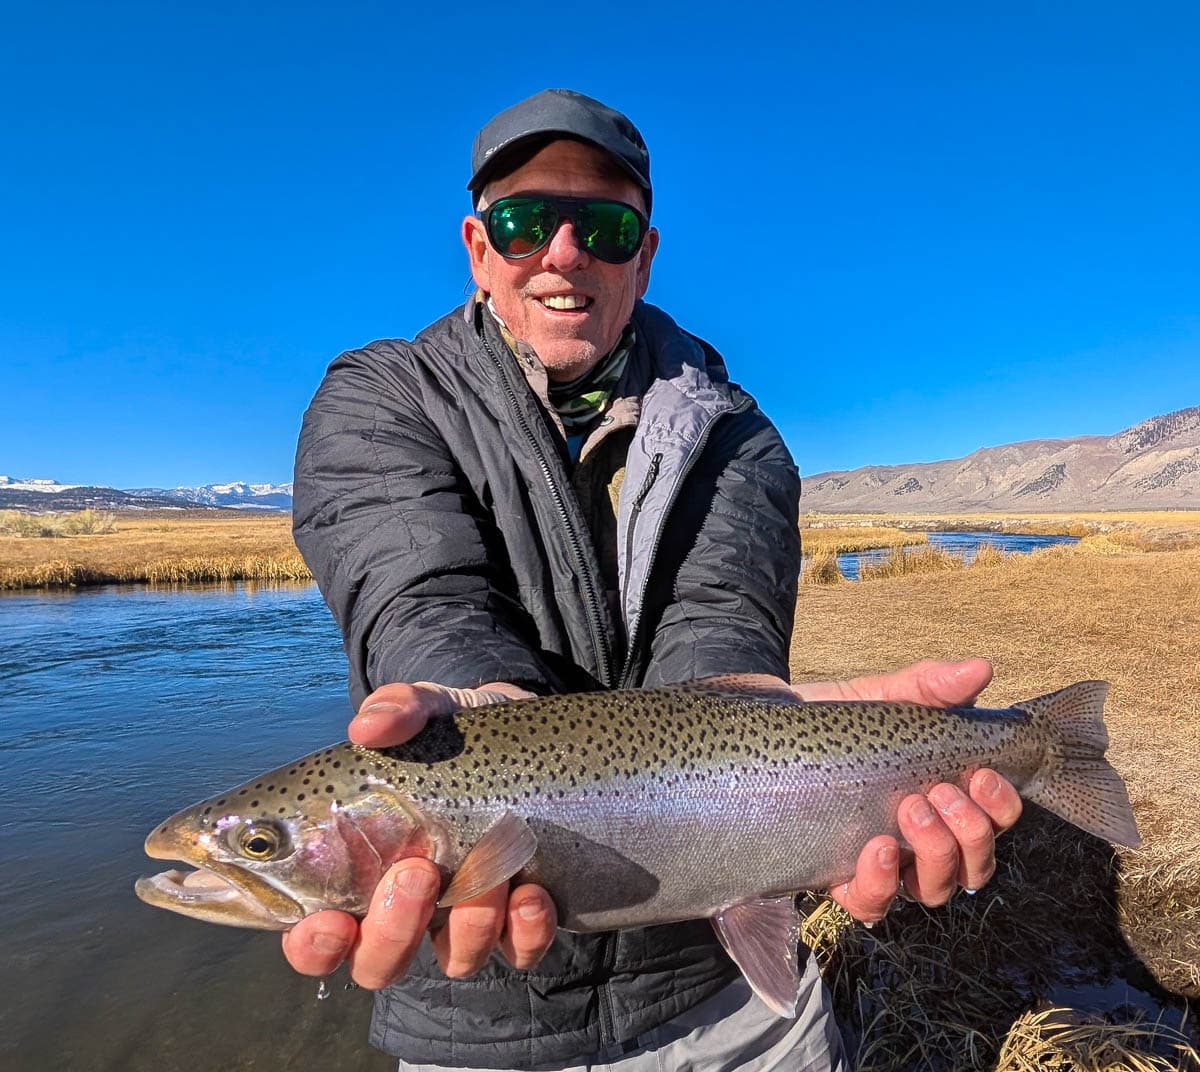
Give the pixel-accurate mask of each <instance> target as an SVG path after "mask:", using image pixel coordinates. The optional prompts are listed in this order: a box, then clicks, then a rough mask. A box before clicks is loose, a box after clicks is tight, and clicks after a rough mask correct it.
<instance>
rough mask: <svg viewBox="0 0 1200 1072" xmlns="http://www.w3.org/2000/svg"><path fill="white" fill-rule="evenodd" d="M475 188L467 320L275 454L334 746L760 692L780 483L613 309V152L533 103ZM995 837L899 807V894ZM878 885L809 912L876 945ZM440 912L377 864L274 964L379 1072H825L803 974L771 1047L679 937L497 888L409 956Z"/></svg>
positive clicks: (399, 873) (711, 372)
mask: <svg viewBox="0 0 1200 1072" xmlns="http://www.w3.org/2000/svg"><path fill="white" fill-rule="evenodd" d="M472 163H473V174H472V178H471V182H470V183H469V189H470V190H471V192H472V194H473V197H474V200H475V207H476V210H477V211H476V212H475V213H474V214H472V215H469V216H467V218H466V219H465V220H464V221H463V225H462V238H463V242H464V244H465V246H466V249H467V254H468V257H469V260H470V265H471V274H472V277H473V279H474V281H475V283H476V285H477V287H478V291H477V293H476V295H475V296H474V297H472V299H471V300H470V301H468V303H467V306H466V308H465V310H462V311H459V312H457V313H453V314H451V315H449V316H447V317H444V318H443V319H441V320H439V321H437V322H436V323H434V324H433V325H431V326H430V327H429V328H427V329H426V330H425V331H423V332H422V333H421V334H420V335H418V337H417V338H416V339H414V340H413V341H412V342H411V343H408V342H402V341H385V342H378V343H374V344H372V345H370V346H368V347H366V348H365V349H363V350H360V351H354V352H351V353H347V354H344V355H342V356H341V357H340V358H339V359H338V360H337V361H335V362H334V364H333V365H332V366H331V367H330V369H329V371H328V373H327V376H326V378H325V381H324V382H323V383H322V385H321V388H320V389H319V391H318V392H317V395H316V397H315V398H314V400H313V404H312V406H311V407H310V409H309V411H308V413H307V414H306V417H305V423H304V429H303V432H302V434H301V440H300V446H299V451H298V455H297V471H296V510H295V534H296V541H297V543H298V545H299V546H300V549H301V551H302V552H303V553H304V555H305V557H306V559H307V560H308V561H309V563H310V565H311V566H312V568H313V572H314V574H315V575H316V577H317V579H318V581H319V583H320V585H321V590H322V593H323V595H324V596H325V599H326V601H327V602H328V604H329V606H330V609H331V610H332V611H333V613H334V615H335V617H336V618H337V620H338V623H339V625H340V626H341V628H342V631H343V634H344V636H345V641H346V650H347V654H348V656H349V659H350V673H351V693H352V698H353V700H354V702H355V704H356V705H357V707H358V712H359V713H358V715H357V716H356V718H355V719H354V721H353V722H352V723H351V727H350V735H351V737H352V738H353V739H355V740H356V741H359V742H360V743H363V744H370V745H375V746H384V745H388V744H395V743H399V742H400V741H401V740H404V739H407V738H408V737H410V736H412V735H413V734H414V733H416V732H418V731H419V729H420V727H421V726H422V725H423V724H424V722H425V720H426V719H427V718H429V717H431V716H436V715H440V714H446V713H449V712H451V711H453V710H455V709H457V708H459V707H461V706H467V705H479V704H484V703H490V702H494V701H496V700H502V699H512V698H521V697H527V696H529V695H531V694H535V693H549V692H555V691H573V690H580V689H595V688H609V687H617V686H648V685H656V684H662V683H666V682H673V681H682V680H686V679H690V678H695V677H703V676H709V675H714V674H720V673H727V672H743V673H758V674H768V675H772V676H773V677H775V678H777V679H779V680H780V681H781V683H782V681H783V679H785V678H786V676H787V673H788V642H789V635H790V632H791V627H792V615H793V611H794V604H795V588H796V579H797V573H798V570H799V541H798V535H797V510H798V495H799V480H798V477H797V473H796V470H795V467H794V465H793V463H792V461H791V458H790V456H789V455H788V452H787V449H786V448H785V446H784V445H783V443H782V440H781V439H780V437H779V435H778V433H777V431H776V430H775V428H774V427H773V426H772V425H771V424H770V422H769V421H768V420H767V419H766V418H765V417H764V416H763V414H762V413H761V412H760V411H759V409H758V408H757V406H756V405H755V403H754V400H753V399H752V398H750V397H749V396H748V395H746V394H745V393H744V392H743V391H741V390H740V388H738V387H737V386H736V385H735V384H732V383H730V382H729V380H728V377H727V374H726V372H725V367H724V364H723V362H722V360H721V358H720V356H719V355H718V354H717V352H716V351H715V350H714V349H713V348H712V347H711V346H709V345H708V344H707V343H705V342H703V341H702V340H699V339H696V338H695V337H693V336H691V335H689V334H687V333H686V332H685V331H683V330H682V329H680V328H679V327H678V326H677V325H676V324H675V323H674V322H673V321H672V320H671V319H670V318H669V317H668V316H667V315H666V314H665V313H663V312H662V311H661V310H658V309H655V308H654V307H653V306H650V305H647V304H645V303H644V302H642V301H641V300H640V299H641V298H642V296H643V295H644V294H645V292H646V288H647V286H648V283H649V278H650V267H651V263H652V261H653V259H654V254H655V252H656V250H657V248H658V244H659V235H658V232H657V230H656V229H655V228H653V227H651V226H650V225H649V216H650V213H651V209H652V203H651V201H652V198H651V183H650V168H649V154H648V152H647V150H646V147H645V144H644V142H643V141H642V138H641V135H640V134H639V133H638V132H637V130H636V128H635V127H634V126H633V124H632V123H631V122H630V121H629V120H628V119H627V118H626V117H625V116H623V115H620V114H619V113H617V112H614V111H612V110H611V109H609V108H607V107H606V106H604V105H602V104H600V103H599V102H598V101H595V100H592V99H591V98H588V97H584V96H581V95H579V94H575V93H571V92H568V91H565V90H547V91H544V92H542V93H539V94H537V95H535V96H534V97H532V98H530V99H528V100H526V101H522V102H521V103H519V104H517V105H515V106H514V107H512V108H510V109H508V110H507V111H505V112H502V113H501V114H500V115H498V116H497V117H495V118H494V119H493V120H492V121H491V122H489V123H488V124H487V125H486V126H485V127H484V128H483V130H482V131H481V132H480V134H479V136H478V137H477V139H476V142H475V147H474V153H473V160H472ZM730 252H731V254H732V253H735V252H736V251H730ZM989 676H990V668H989V667H988V666H987V664H986V663H983V662H981V661H978V660H976V661H972V662H967V663H961V664H932V663H927V664H918V665H917V666H916V667H912V668H910V669H909V670H907V671H902V672H900V673H897V674H893V675H886V676H883V677H880V678H873V679H860V680H858V681H854V682H845V683H840V684H838V683H828V684H809V685H804V686H801V687H799V688H797V689H796V692H797V693H798V694H799V695H800V696H802V697H804V698H812V699H816V698H829V697H848V696H865V697H876V698H904V699H914V700H919V701H924V702H929V703H940V704H948V703H960V702H969V701H970V700H971V699H973V697H974V696H975V695H976V694H977V693H978V692H979V690H980V689H982V688H983V686H984V685H985V684H986V683H987V680H988V677H989ZM413 682H416V683H415V684H413ZM1019 811H1020V802H1019V800H1018V798H1017V796H1016V794H1015V792H1013V790H1012V788H1011V786H1009V785H1008V784H1007V783H1006V782H1004V781H1003V780H1001V779H999V778H997V777H996V776H995V775H994V774H992V773H991V772H987V771H981V772H978V773H977V774H976V776H975V778H974V779H973V781H972V784H971V786H970V793H969V795H968V794H964V793H963V792H962V791H961V790H959V789H957V788H955V787H952V786H939V787H937V788H936V789H935V790H933V791H932V792H931V793H930V794H929V798H928V799H926V798H925V797H921V796H914V797H911V798H909V799H908V800H906V801H905V802H904V803H903V805H902V807H901V826H902V831H903V833H904V835H905V838H906V840H907V841H908V842H909V843H910V844H911V845H912V847H913V850H914V854H915V859H914V860H913V862H912V863H910V864H907V865H906V866H905V870H904V879H905V884H906V886H907V889H908V890H909V892H910V893H911V895H913V896H915V897H917V898H918V899H920V900H922V901H924V902H925V903H927V904H931V905H934V904H941V903H943V902H944V901H945V900H946V899H947V898H948V897H949V896H950V895H951V894H952V893H953V892H954V891H955V890H956V889H957V888H958V887H959V886H960V885H961V886H965V887H967V888H972V889H973V888H977V887H978V886H980V885H982V884H983V883H984V882H986V881H987V880H988V878H990V876H991V872H992V869H993V867H994V863H993V856H992V849H993V838H994V832H995V831H996V830H1000V829H1004V828H1006V827H1007V826H1009V825H1011V823H1012V822H1014V821H1015V819H1016V817H1017V814H1018V813H1019ZM900 872H901V860H900V853H899V851H898V846H897V843H896V841H895V839H893V838H888V837H880V838H876V839H874V840H873V841H872V842H871V843H869V844H868V845H867V847H866V848H865V849H864V850H863V854H862V857H861V858H860V861H859V865H858V869H857V872H856V874H855V876H854V878H853V879H852V880H851V881H850V882H847V883H845V884H844V885H843V886H842V887H841V888H840V889H838V890H835V891H833V895H834V896H835V897H836V898H837V899H838V900H839V902H840V903H842V904H843V905H845V906H846V907H847V909H848V910H849V911H851V912H852V913H853V914H854V915H855V916H857V917H858V918H859V919H862V920H864V921H868V922H870V921H873V920H876V919H879V918H880V917H881V916H882V915H883V914H884V913H885V912H886V911H887V907H888V905H889V904H890V902H891V900H892V898H893V897H894V896H895V895H896V893H897V891H898V888H899V882H900ZM439 887H440V878H439V875H438V873H437V870H436V868H435V867H434V866H433V865H432V864H430V863H429V862H428V861H425V860H420V859H410V860H404V861H401V862H399V863H397V864H395V865H394V866H393V867H392V868H391V870H390V871H389V873H388V875H387V876H386V877H385V879H384V881H383V882H382V883H381V884H380V887H379V890H378V892H377V894H376V897H375V900H374V902H373V903H372V905H371V908H370V911H369V912H368V914H367V916H366V917H365V918H364V919H363V921H362V923H361V925H359V924H358V923H357V922H356V921H355V920H353V919H352V918H350V917H349V916H345V915H341V914H338V913H319V914H317V915H315V916H313V917H311V918H309V919H306V920H304V921H303V922H302V923H301V924H299V925H297V926H296V927H295V928H294V929H293V930H292V931H291V932H290V933H289V934H288V935H286V936H285V939H284V949H285V953H286V955H287V957H288V960H289V961H290V963H291V964H292V965H293V967H295V968H296V969H297V970H299V971H302V972H306V973H309V974H320V975H324V974H327V973H328V972H330V971H332V970H334V969H335V968H336V967H337V965H338V964H339V963H340V962H341V961H342V960H344V959H348V960H349V963H350V970H351V974H352V976H353V978H354V979H355V980H356V981H358V982H359V983H360V984H362V985H363V986H366V987H369V988H371V989H375V990H377V991H378V993H377V995H376V1007H375V1016H374V1019H373V1022H372V1041H373V1042H374V1043H375V1044H376V1045H379V1046H380V1047H381V1048H383V1049H385V1050H387V1051H388V1052H390V1053H393V1054H395V1055H397V1056H398V1057H400V1058H401V1059H402V1063H401V1067H402V1068H405V1067H411V1065H412V1064H414V1063H419V1064H421V1065H422V1066H443V1067H459V1068H463V1067H467V1068H470V1067H477V1068H566V1067H588V1066H591V1065H592V1064H594V1063H605V1064H611V1065H612V1066H613V1067H615V1068H623V1069H628V1070H630V1072H632V1070H634V1069H639V1068H661V1067H668V1068H674V1067H683V1066H687V1067H692V1068H696V1069H703V1068H710V1067H711V1068H717V1067H720V1068H766V1067H775V1064H774V1063H775V1062H782V1064H781V1065H779V1067H787V1068H800V1067H804V1068H814V1069H815V1068H835V1067H841V1065H840V1062H841V1057H840V1048H839V1042H838V1036H837V1032H836V1030H835V1028H834V1027H833V1024H832V1020H831V1017H830V1015H829V1008H828V998H827V995H826V994H825V993H824V991H823V990H822V988H821V986H820V983H819V980H818V978H817V976H816V973H815V967H814V966H813V964H812V962H811V959H810V962H809V965H808V971H807V973H806V975H805V978H804V981H803V992H802V994H801V997H800V1003H799V1008H800V1015H799V1016H798V1018H797V1019H796V1020H794V1021H793V1020H783V1019H781V1018H779V1017H776V1016H774V1015H773V1014H772V1013H770V1011H769V1010H767V1009H766V1008H765V1006H763V1005H762V1004H761V1002H759V1001H758V999H757V998H755V997H753V996H752V995H751V994H750V992H749V990H748V989H747V987H746V986H745V984H744V983H743V982H742V981H741V980H740V978H739V974H738V972H737V970H736V968H734V967H733V966H732V964H731V963H730V961H729V960H728V958H727V957H726V956H725V955H724V953H723V952H722V951H721V949H720V947H719V945H718V943H717V941H716V939H715V937H714V935H713V933H712V930H711V928H710V927H709V925H708V923H707V922H706V921H703V920H700V921H691V922H685V923H679V924H672V925H669V926H663V927H649V928H643V929H641V930H630V931H621V932H615V933H612V934H600V935H574V934H567V933H565V932H564V933H562V934H557V935H556V933H555V911H554V905H553V902H552V901H551V899H550V897H549V895H548V894H547V893H546V891H545V890H542V889H540V888H539V887H536V886H532V885H528V884H525V885H519V886H517V887H516V888H514V889H511V890H510V889H507V888H499V889H495V890H492V891H490V892H488V893H486V894H483V895H481V896H480V897H478V898H475V899H474V900H473V901H471V902H469V903H467V904H464V905H459V906H457V907H455V908H454V909H452V910H451V911H450V913H449V917H448V920H447V922H446V924H445V926H443V927H441V928H440V929H438V930H436V931H435V933H434V934H433V935H432V939H431V941H430V942H429V943H428V944H423V941H422V940H423V938H424V936H425V934H426V931H427V928H428V925H429V922H430V919H431V916H432V913H433V909H434V904H435V902H436V900H437V897H438V894H439ZM497 951H498V953H499V954H500V955H493V954H494V953H496V952H497ZM714 1026H715V1029H714Z"/></svg>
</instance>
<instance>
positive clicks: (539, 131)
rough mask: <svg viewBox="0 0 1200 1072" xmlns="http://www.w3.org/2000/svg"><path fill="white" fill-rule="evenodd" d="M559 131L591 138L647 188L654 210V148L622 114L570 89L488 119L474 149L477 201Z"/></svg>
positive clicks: (551, 91) (473, 186) (540, 96)
mask: <svg viewBox="0 0 1200 1072" xmlns="http://www.w3.org/2000/svg"><path fill="white" fill-rule="evenodd" d="M555 135H561V136H564V137H569V138H578V139H580V140H581V141H587V142H591V143H592V144H593V145H596V146H598V147H599V148H601V149H603V150H604V151H605V152H606V153H608V154H609V156H611V157H612V158H613V160H615V161H616V162H617V163H618V164H619V165H620V166H621V167H622V168H623V169H624V170H625V171H626V172H628V173H629V177H630V178H632V179H633V181H634V182H636V183H637V184H638V185H639V186H640V187H641V188H642V189H643V190H645V191H646V214H647V215H649V213H650V151H649V150H648V149H647V148H646V143H645V141H643V140H642V135H641V134H640V133H639V132H638V128H637V127H635V126H634V125H633V123H631V122H630V121H629V119H628V118H627V117H626V116H624V115H622V114H621V113H620V112H618V111H615V110H614V109H612V108H610V107H609V106H608V105H607V104H601V103H600V102H599V101H598V100H595V99H594V98H592V97H586V96H584V95H583V94H582V93H576V92H574V91H573V90H570V89H543V90H542V91H541V92H540V93H535V94H534V95H533V96H532V97H528V98H527V99H525V100H523V101H521V102H520V103H518V104H514V105H513V106H512V107H511V108H506V109H505V110H504V111H503V112H501V113H500V114H499V115H497V116H495V117H494V118H492V119H491V120H489V121H488V122H487V123H486V124H485V125H484V127H483V129H482V130H480V132H479V133H478V134H476V135H475V144H474V146H473V147H472V149H471V181H470V182H469V183H467V189H468V190H470V191H471V197H472V199H473V200H475V201H478V200H479V192H480V191H481V190H482V189H483V188H484V187H485V186H486V185H487V184H488V183H489V182H491V180H492V179H494V178H498V177H500V176H501V175H504V174H507V172H508V171H511V170H513V169H514V168H516V167H518V166H519V165H520V163H522V162H523V161H522V159H521V157H522V150H525V151H528V150H530V149H531V148H536V147H538V146H539V143H540V144H545V143H546V142H548V141H552V140H554V136H555Z"/></svg>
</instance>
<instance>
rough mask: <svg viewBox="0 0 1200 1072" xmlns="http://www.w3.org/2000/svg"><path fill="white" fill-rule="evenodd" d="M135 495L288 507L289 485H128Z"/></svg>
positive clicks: (238, 482) (194, 502) (241, 506)
mask: <svg viewBox="0 0 1200 1072" xmlns="http://www.w3.org/2000/svg"><path fill="white" fill-rule="evenodd" d="M128 490H129V494H130V495H136V496H142V495H147V496H153V497H158V496H165V497H166V498H168V499H175V500H177V501H179V502H183V503H188V504H190V505H199V506H224V507H231V508H233V509H235V510H290V509H291V508H292V485H291V482H290V481H289V482H288V483H287V484H249V483H247V482H246V481H244V480H235V481H233V482H231V483H229V484H203V485H201V486H200V487H198V488H184V487H179V488H170V489H163V488H130V489H128Z"/></svg>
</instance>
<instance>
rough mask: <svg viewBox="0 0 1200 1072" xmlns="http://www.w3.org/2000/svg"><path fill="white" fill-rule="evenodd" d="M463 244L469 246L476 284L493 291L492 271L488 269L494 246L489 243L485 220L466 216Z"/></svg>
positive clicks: (472, 274) (487, 290)
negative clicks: (484, 224)
mask: <svg viewBox="0 0 1200 1072" xmlns="http://www.w3.org/2000/svg"><path fill="white" fill-rule="evenodd" d="M462 240H463V245H464V246H466V247H467V259H468V261H470V264H471V278H472V279H473V280H475V285H476V286H477V287H479V289H480V290H482V291H485V292H486V293H489V294H490V293H491V290H492V286H491V272H490V271H489V270H488V257H489V256H491V253H492V247H491V246H490V245H489V244H488V240H487V232H486V231H485V230H484V228H483V221H482V220H481V219H479V218H478V217H476V216H466V217H464V219H463V222H462Z"/></svg>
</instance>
